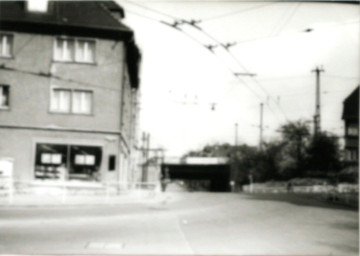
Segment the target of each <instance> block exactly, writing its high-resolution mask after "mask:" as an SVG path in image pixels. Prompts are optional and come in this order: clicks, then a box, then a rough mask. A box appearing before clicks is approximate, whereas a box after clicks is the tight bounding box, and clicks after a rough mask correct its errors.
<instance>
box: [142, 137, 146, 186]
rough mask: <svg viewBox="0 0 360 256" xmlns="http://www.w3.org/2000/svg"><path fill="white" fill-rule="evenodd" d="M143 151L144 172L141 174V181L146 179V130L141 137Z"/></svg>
mask: <svg viewBox="0 0 360 256" xmlns="http://www.w3.org/2000/svg"><path fill="white" fill-rule="evenodd" d="M141 151H142V174H141V181H142V182H145V181H146V164H147V163H146V161H147V160H146V134H145V132H143V133H142V137H141Z"/></svg>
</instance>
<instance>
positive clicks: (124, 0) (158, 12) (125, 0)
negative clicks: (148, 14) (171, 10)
mask: <svg viewBox="0 0 360 256" xmlns="http://www.w3.org/2000/svg"><path fill="white" fill-rule="evenodd" d="M122 1H123V2H125V3H129V4H132V5H135V6H137V7H140V8H142V9H145V10H148V11H152V12H155V13H157V14H160V15H163V16H165V17H168V18H171V19H177V18H176V17H174V16H172V15H169V14H167V13H164V12H161V11H159V10H156V9H153V8H150V7H147V6H144V5H141V4H138V3H135V2H133V1H129V0H122Z"/></svg>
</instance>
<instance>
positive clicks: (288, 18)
mask: <svg viewBox="0 0 360 256" xmlns="http://www.w3.org/2000/svg"><path fill="white" fill-rule="evenodd" d="M300 5H301V3H297V4H296V5H295V8H294V9H293V10H292V12H291V13H290V15H289V16H288V17H287V19H286V20H285V22H284V23H283V24H282V25H281V26H280V28H279V29H278V31H277V32H276V33H275V36H277V35H279V34H280V33H281V31H282V30H283V29H284V28H285V26H286V25H288V24H289V23H290V20H291V19H292V18H293V17H294V16H295V13H296V11H297V10H298V9H299V7H300Z"/></svg>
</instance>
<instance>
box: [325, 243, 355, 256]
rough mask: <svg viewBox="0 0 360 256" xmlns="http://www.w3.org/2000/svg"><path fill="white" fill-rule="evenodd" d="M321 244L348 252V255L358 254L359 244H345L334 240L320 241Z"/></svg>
mask: <svg viewBox="0 0 360 256" xmlns="http://www.w3.org/2000/svg"><path fill="white" fill-rule="evenodd" d="M318 243H319V244H321V245H325V246H328V247H332V248H334V249H336V250H341V251H343V252H344V253H346V255H358V250H359V249H358V247H357V246H351V245H345V244H340V243H333V242H331V243H330V242H318Z"/></svg>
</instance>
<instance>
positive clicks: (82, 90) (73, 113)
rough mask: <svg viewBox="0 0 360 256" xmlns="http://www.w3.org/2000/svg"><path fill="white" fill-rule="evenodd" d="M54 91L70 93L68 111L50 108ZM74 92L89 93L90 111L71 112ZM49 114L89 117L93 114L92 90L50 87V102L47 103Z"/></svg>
mask: <svg viewBox="0 0 360 256" xmlns="http://www.w3.org/2000/svg"><path fill="white" fill-rule="evenodd" d="M55 90H63V91H69V92H70V98H69V110H68V111H61V110H56V109H53V108H52V99H53V95H54V94H53V92H54V91H55ZM74 92H87V93H90V100H91V102H90V111H89V112H88V113H87V112H74V111H73V104H74ZM49 103H50V104H49V112H50V113H52V114H67V115H86V116H90V115H93V114H94V90H90V89H78V88H68V87H60V86H51V87H50V102H49Z"/></svg>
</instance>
